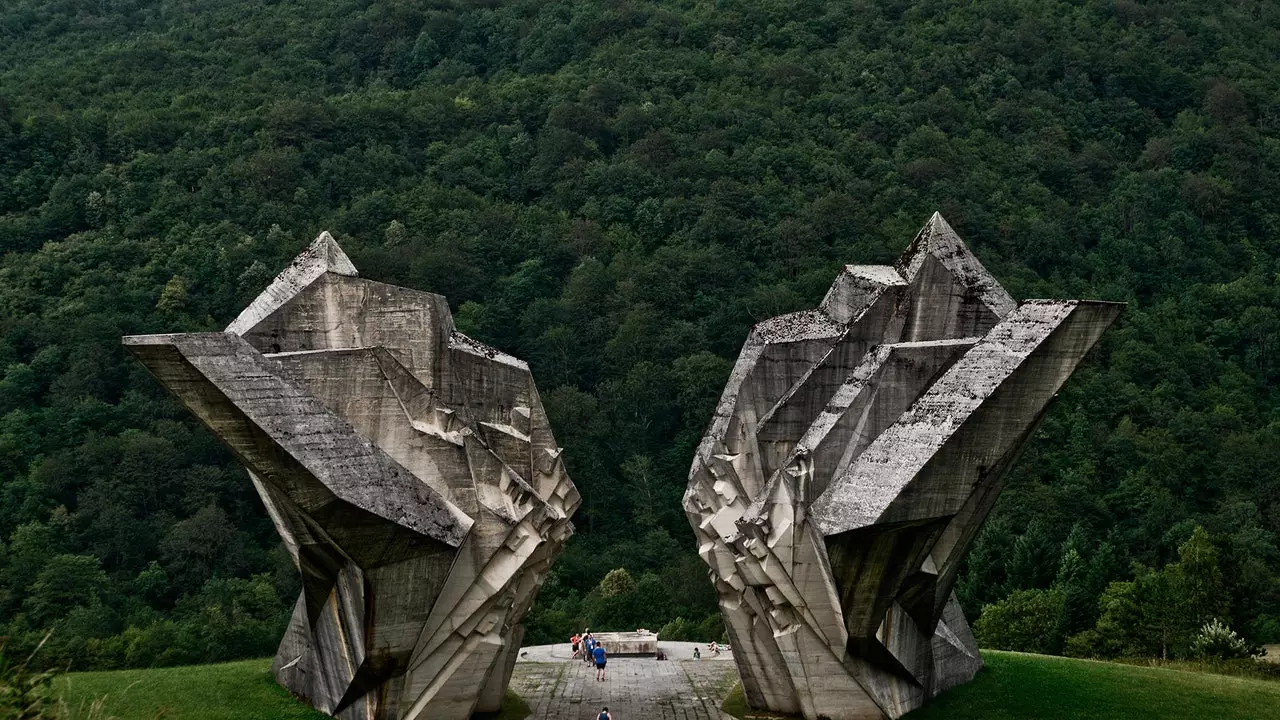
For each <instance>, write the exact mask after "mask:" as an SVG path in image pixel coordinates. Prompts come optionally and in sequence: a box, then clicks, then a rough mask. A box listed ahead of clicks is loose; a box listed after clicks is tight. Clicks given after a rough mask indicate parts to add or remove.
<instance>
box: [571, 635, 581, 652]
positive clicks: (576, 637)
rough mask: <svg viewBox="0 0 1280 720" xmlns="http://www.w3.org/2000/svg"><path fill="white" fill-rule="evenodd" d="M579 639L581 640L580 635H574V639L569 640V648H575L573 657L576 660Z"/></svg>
mask: <svg viewBox="0 0 1280 720" xmlns="http://www.w3.org/2000/svg"><path fill="white" fill-rule="evenodd" d="M579 639H580V638H579V637H578V633H574V634H573V637H571V638H569V647H571V648H573V657H575V658H576V657H578V640H579Z"/></svg>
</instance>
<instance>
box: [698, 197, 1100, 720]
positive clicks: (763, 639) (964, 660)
mask: <svg viewBox="0 0 1280 720" xmlns="http://www.w3.org/2000/svg"><path fill="white" fill-rule="evenodd" d="M1122 307H1123V306H1122V305H1120V304H1115V303H1104V302H1088V301H1075V300H1061V301H1059V300H1029V301H1026V302H1024V303H1022V304H1021V305H1019V304H1018V303H1016V302H1014V300H1013V299H1012V298H1011V297H1009V295H1008V293H1006V292H1005V291H1004V289H1003V288H1002V287H1000V284H999V283H997V282H996V281H995V279H994V278H992V277H991V275H989V274H988V273H987V271H986V270H985V269H984V268H983V267H982V264H981V263H979V262H978V260H977V258H975V257H974V256H973V255H972V254H971V253H970V252H969V250H968V249H967V248H966V247H965V246H964V244H963V243H962V242H961V241H960V238H959V237H957V236H956V233H955V232H954V231H953V230H952V229H951V227H950V226H949V225H947V223H946V221H945V220H943V219H942V217H941V216H940V215H937V214H935V215H934V216H933V217H932V218H931V219H930V220H929V223H928V224H927V225H925V227H924V228H923V229H922V230H921V231H920V233H919V234H918V235H917V236H916V238H915V240H914V241H913V242H912V244H911V247H910V248H909V249H908V250H907V252H906V254H904V255H903V256H902V257H901V258H900V259H899V260H898V262H897V264H896V265H894V266H893V267H881V266H862V265H850V266H847V267H845V268H844V270H843V271H842V272H841V273H840V275H839V277H837V278H836V281H835V284H833V285H832V286H831V289H830V291H829V292H828V293H827V296H826V298H824V299H823V301H822V305H821V306H820V307H819V308H818V309H816V310H805V311H801V312H797V313H792V314H790V315H783V316H781V317H776V318H773V319H771V320H766V321H764V322H762V323H760V324H758V325H756V326H755V328H754V329H753V330H752V332H751V335H750V337H749V338H748V339H747V342H746V344H745V346H744V347H743V349H742V352H741V354H740V355H739V357H738V362H737V365H736V366H735V367H734V370H733V373H732V375H731V377H730V378H729V383H728V386H727V387H726V388H725V391H724V395H723V396H722V397H721V400H720V405H719V406H718V408H717V409H716V414H715V417H714V419H713V420H712V423H711V427H710V429H709V430H708V431H707V434H706V436H705V437H704V438H703V441H702V444H701V446H700V447H699V448H698V452H697V456H696V457H695V458H694V461H693V468H692V470H691V471H690V474H689V487H688V491H687V492H686V494H685V498H684V508H685V512H686V514H687V515H688V517H689V521H690V523H691V524H692V525H693V527H694V530H695V532H696V534H697V536H698V538H699V541H700V543H701V544H700V548H699V553H700V554H701V556H702V558H703V559H704V560H705V561H706V562H707V564H708V565H710V567H711V577H712V580H713V582H714V583H715V586H716V590H717V592H718V594H719V597H720V607H721V611H722V613H723V615H724V620H725V625H726V626H727V628H728V632H729V636H730V640H731V642H732V645H733V655H734V658H735V660H736V661H737V663H738V669H739V671H740V674H741V676H742V683H743V687H744V689H745V691H746V697H747V701H748V702H749V704H750V705H751V706H753V707H755V708H758V709H762V710H772V711H775V712H783V713H796V714H801V715H803V716H804V717H805V718H807V719H808V720H817V719H818V718H822V717H826V718H830V719H831V720H855V719H856V720H863V719H872V718H874V719H880V718H897V717H899V716H901V715H903V714H904V713H906V712H909V711H910V710H913V709H915V708H917V707H919V706H920V705H922V704H923V703H924V702H925V701H927V700H928V699H929V698H931V697H933V696H934V695H937V694H938V693H939V692H941V691H943V690H945V689H947V688H949V687H952V686H955V685H959V684H961V683H965V682H968V681H969V680H970V679H972V678H973V676H974V674H975V673H976V672H977V671H978V670H979V669H980V668H981V667H982V659H981V657H980V656H979V654H978V648H977V646H976V644H975V642H974V637H973V634H972V633H971V632H970V629H969V626H968V624H967V622H966V620H965V617H964V614H963V612H962V611H961V609H960V606H959V604H958V603H957V602H956V598H955V595H954V594H953V593H952V587H953V586H954V584H955V581H956V573H957V570H958V568H959V566H960V562H961V560H962V559H963V558H964V556H965V554H966V553H967V552H968V550H969V547H970V545H971V544H972V543H973V540H974V537H975V536H976V535H977V532H978V529H979V528H980V527H981V526H982V523H983V521H984V520H985V519H986V517H987V515H988V513H989V512H990V511H991V509H992V507H993V505H994V504H995V500H996V497H997V496H998V495H999V493H1000V490H1001V486H1002V482H1003V477H1004V475H1005V472H1006V471H1007V470H1008V468H1009V467H1010V465H1011V464H1012V463H1013V462H1014V461H1015V460H1016V459H1017V456H1018V452H1019V450H1020V449H1021V448H1022V446H1023V445H1024V444H1025V443H1026V441H1027V440H1028V439H1029V438H1030V437H1031V435H1032V433H1033V432H1034V430H1035V428H1036V427H1037V425H1038V423H1039V421H1040V419H1041V418H1042V417H1043V415H1044V412H1045V409H1046V407H1047V406H1048V404H1049V401H1050V399H1051V398H1052V397H1053V395H1054V394H1055V393H1056V392H1057V390H1058V388H1059V387H1061V386H1062V384H1063V382H1065V381H1066V379H1067V377H1068V376H1069V375H1070V374H1071V373H1072V371H1073V370H1074V369H1075V367H1076V365H1077V364H1078V363H1079V362H1080V361H1081V359H1082V358H1083V357H1084V355H1085V353H1087V352H1088V350H1089V349H1090V348H1091V347H1093V345H1094V343H1095V342H1097V340H1098V338H1099V336H1101V334H1102V333H1103V331H1104V330H1106V328H1107V327H1108V326H1109V325H1110V324H1111V323H1112V321H1113V320H1115V318H1116V316H1117V315H1118V314H1119V312H1120V310H1121V308H1122Z"/></svg>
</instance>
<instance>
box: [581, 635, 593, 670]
mask: <svg viewBox="0 0 1280 720" xmlns="http://www.w3.org/2000/svg"><path fill="white" fill-rule="evenodd" d="M582 642H583V648H584V649H585V650H586V652H584V653H583V654H582V659H583V660H584V661H585V662H587V663H590V662H592V658H593V657H594V656H593V655H592V653H593V652H594V651H595V649H596V639H595V638H594V637H592V635H591V633H590V632H588V633H587V639H586V640H583V641H582Z"/></svg>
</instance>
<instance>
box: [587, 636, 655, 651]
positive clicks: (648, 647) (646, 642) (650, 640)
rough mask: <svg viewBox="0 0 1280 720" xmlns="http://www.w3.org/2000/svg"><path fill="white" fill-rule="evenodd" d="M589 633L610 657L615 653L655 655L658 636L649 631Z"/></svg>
mask: <svg viewBox="0 0 1280 720" xmlns="http://www.w3.org/2000/svg"><path fill="white" fill-rule="evenodd" d="M591 635H592V636H593V637H594V638H595V639H596V642H598V643H600V645H601V646H602V647H604V650H605V652H607V653H609V656H610V657H613V656H615V655H656V654H658V636H657V635H656V634H655V633H651V632H638V631H637V632H593V633H591Z"/></svg>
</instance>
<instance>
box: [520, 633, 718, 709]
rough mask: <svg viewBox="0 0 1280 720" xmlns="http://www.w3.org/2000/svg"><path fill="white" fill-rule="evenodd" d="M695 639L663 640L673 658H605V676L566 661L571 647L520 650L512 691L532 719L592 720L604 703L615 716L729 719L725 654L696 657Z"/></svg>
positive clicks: (587, 666) (668, 653)
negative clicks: (724, 705)
mask: <svg viewBox="0 0 1280 720" xmlns="http://www.w3.org/2000/svg"><path fill="white" fill-rule="evenodd" d="M695 646H696V643H669V642H665V641H664V642H663V643H662V644H661V648H662V651H663V652H665V653H666V654H667V656H668V657H670V658H672V659H671V660H655V659H653V658H632V657H626V658H619V659H616V660H614V659H611V660H609V664H608V668H607V673H606V679H605V680H604V681H603V682H599V681H597V680H596V679H595V677H596V674H595V669H594V668H593V667H592V666H590V665H588V664H587V663H585V662H582V661H580V660H579V661H573V660H570V659H569V646H568V644H565V645H563V646H560V645H544V646H538V647H530V648H524V649H522V650H521V655H522V657H521V658H520V662H518V663H516V669H515V673H514V675H513V676H512V679H511V689H512V690H514V691H515V692H516V693H518V694H519V695H520V696H521V697H522V698H524V700H525V702H527V703H529V707H530V710H531V711H532V712H531V714H530V716H529V717H530V718H532V719H533V720H595V718H596V716H597V715H599V713H600V708H602V707H604V706H608V708H609V712H611V713H612V714H613V716H614V717H615V718H616V719H617V720H729V718H730V717H731V716H729V715H728V714H726V713H724V712H723V711H721V710H720V705H721V704H722V703H723V702H724V698H725V696H726V695H728V693H729V691H730V690H731V689H732V688H733V685H734V683H735V682H736V681H737V680H738V673H737V668H736V667H735V666H734V664H733V663H732V662H729V657H728V654H727V653H726V654H725V655H721V656H720V657H719V658H707V657H706V648H705V647H703V648H702V650H703V655H704V657H703V659H702V660H694V659H692V658H693V648H694V647H695Z"/></svg>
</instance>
